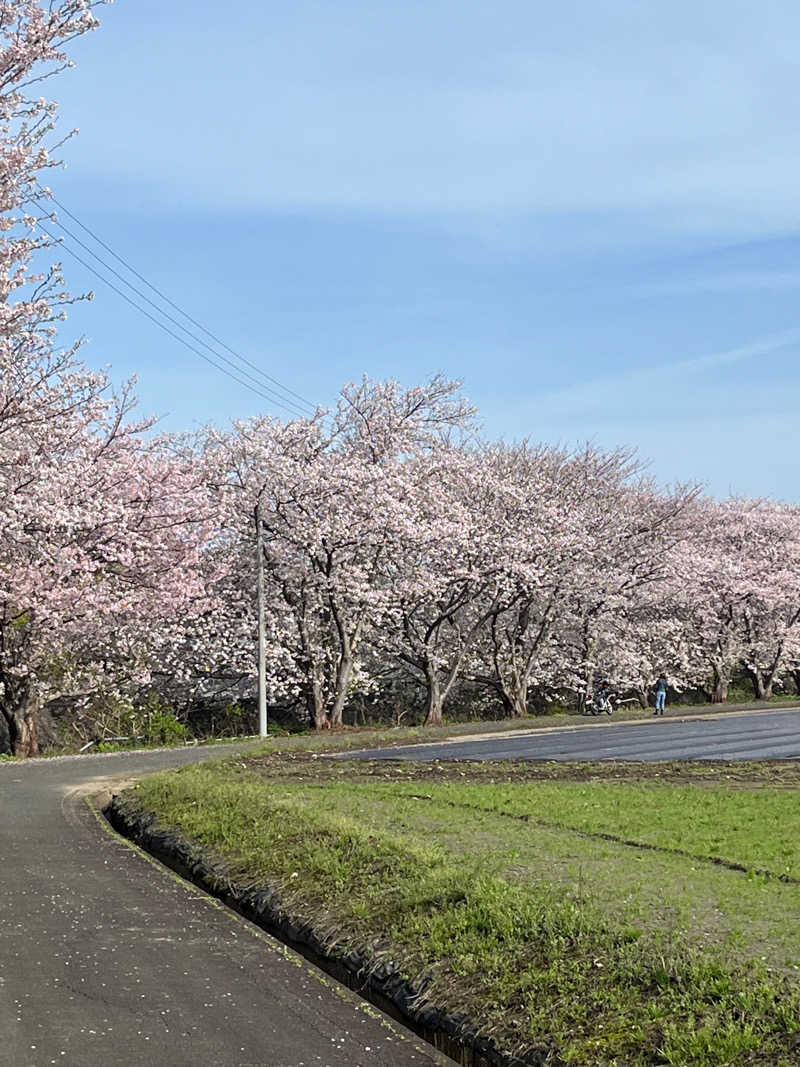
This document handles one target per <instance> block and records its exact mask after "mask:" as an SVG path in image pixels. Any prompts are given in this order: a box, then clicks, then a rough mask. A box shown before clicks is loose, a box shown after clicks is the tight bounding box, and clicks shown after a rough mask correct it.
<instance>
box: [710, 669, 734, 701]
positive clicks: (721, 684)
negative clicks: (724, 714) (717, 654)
mask: <svg viewBox="0 0 800 1067" xmlns="http://www.w3.org/2000/svg"><path fill="white" fill-rule="evenodd" d="M712 671H713V686H712V689H711V703H712V704H724V703H725V701H726V700H727V699H728V686H729V685H730V679H728V678H726V677H725V674H724V672H723V671H722V668H721V667H719V666H718V665H717V664H716V663H713V664H712Z"/></svg>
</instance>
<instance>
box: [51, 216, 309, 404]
mask: <svg viewBox="0 0 800 1067" xmlns="http://www.w3.org/2000/svg"><path fill="white" fill-rule="evenodd" d="M36 225H37V226H38V227H39V229H40V230H41V231H42V233H44V234H46V235H47V236H48V237H49V238H50V240H51V241H53V242H54V243H55V244H59V245H60V246H61V247H62V248H63V249H64V251H65V252H69V254H70V255H71V256H72V257H73V259H76V260H77V261H78V262H79V263H80V264H81V265H82V266H84V267H85V268H86V270H88V271H90V272H91V273H92V274H94V276H95V277H96V278H99V279H100V281H101V282H104V283H105V284H106V285H107V286H108V287H109V289H113V291H114V292H115V293H116V294H117V295H118V296H121V297H122V299H123V300H124V301H126V303H128V304H130V305H131V307H134V308H136V310H137V311H140V312H141V313H142V315H144V316H146V317H147V318H148V319H150V321H151V322H154V323H155V324H156V326H158V327H159V329H161V330H163V331H164V332H165V333H168V334H169V335H170V337H173V338H174V339H175V340H176V341H178V342H179V343H180V344H182V345H183V346H184V348H188V349H189V350H190V351H191V352H194V353H195V355H197V356H199V357H200V358H201V359H204V360H205V361H206V363H210V364H211V366H212V367H216V369H217V370H219V371H222V373H223V374H226V375H227V376H228V377H229V378H232V379H233V380H234V381H235V382H238V383H239V385H243V386H244V387H245V389H249V390H250V392H252V393H256V394H257V395H258V396H260V397H262V399H264V400H266V401H268V403H270V404H274V405H276V406H277V407H282V408H283V409H284V410H285V411H288V412H289V414H290V415H295V414H296V412H295V411H293V410H292V409H291V408H288V407H287V406H286V404H284V403H282V402H281V401H280V400H275V399H274V398H273V397H270V396H268V395H267V394H266V393H263V392H262V391H261V390H260V389H259V388H257V387H255V386H253V385H251V384H250V383H249V382H246V381H244V380H243V379H242V378H240V377H239V376H238V374H235V373H233V372H232V371H230V370H227V369H226V368H225V367H223V366H220V364H219V363H217V362H216V361H215V360H213V359H211V357H210V356H207V355H206V354H205V353H204V352H201V351H200V349H199V348H195V346H194V345H192V344H189V342H188V341H186V340H185V339H184V338H183V337H181V336H180V334H177V333H175V331H174V330H171V329H170V328H169V326H165V325H164V323H163V322H160V321H159V320H158V319H157V318H156V317H155V315H151V314H150V312H149V311H147V309H146V308H143V307H142V306H141V305H140V304H137V303H136V301H135V300H132V299H131V298H130V297H129V296H128V294H127V293H125V292H123V291H122V289H120V288H119V287H118V286H116V285H114V283H113V282H110V281H109V280H108V278H106V277H104V276H103V275H102V274H101V273H100V272H99V271H97V270H95V268H94V267H93V266H92V265H91V264H89V263H87V262H86V260H85V259H83V258H82V257H81V256H79V255H78V253H77V252H75V251H73V250H72V249H71V248H70V247H69V245H67V244H65V243H64V239H63V238H61V239H59V238H58V237H56V236H55V234H52V233H50V231H49V230H48V229H47V228H46V227H45V226H43V225H42V223H41V222H39V221H38V220H37V222H36ZM161 314H164V313H163V312H161ZM219 358H220V359H221V358H223V357H221V356H220V357H219ZM237 370H238V368H237ZM242 373H245V372H244V371H242Z"/></svg>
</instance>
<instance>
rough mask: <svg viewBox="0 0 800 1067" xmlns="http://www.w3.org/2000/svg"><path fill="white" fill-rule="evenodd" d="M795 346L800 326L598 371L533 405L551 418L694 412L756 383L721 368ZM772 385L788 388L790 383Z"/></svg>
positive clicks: (799, 339)
mask: <svg viewBox="0 0 800 1067" xmlns="http://www.w3.org/2000/svg"><path fill="white" fill-rule="evenodd" d="M796 345H800V328H799V329H794V330H786V331H784V332H782V333H777V334H773V335H771V336H768V337H764V338H762V339H760V340H758V341H755V342H753V343H752V344H749V345H741V346H739V347H737V348H731V349H728V350H726V351H723V352H713V353H709V354H707V355H702V356H693V357H691V358H689V359H678V360H674V361H671V362H669V363H661V364H658V365H656V366H649V367H642V368H640V369H639V370H635V371H632V372H630V373H627V374H613V375H607V376H598V377H595V378H592V379H590V380H584V381H581V382H579V383H577V384H575V385H571V386H568V387H566V388H564V389H557V390H552V391H549V392H546V393H543V394H540V395H538V396H536V397H535V398H534V404H535V406H536V408H537V409H538V410H540V411H542V412H545V413H546V417H547V419H548V420H553V419H588V418H593V417H594V418H598V419H602V420H608V419H609V418H617V417H619V416H624V417H625V418H630V417H631V416H633V417H635V416H636V414H637V413H638V412H641V411H642V410H643V409H644V410H647V411H648V412H651V414H650V415H649V416H648V417H652V405H654V404H657V405H658V407H659V408H660V410H661V411H662V413H663V416H667V415H668V413H673V414H674V413H676V412H687V411H688V412H691V411H692V410H693V409H694V408H696V406H697V405H698V404H699V403H704V402H705V399H706V397H707V396H708V395H709V393H710V394H712V395H713V396H714V397H715V398H716V403H717V404H724V401H725V399H726V398H727V399H730V398H731V396H732V394H733V393H736V392H742V391H746V392H747V393H748V395H752V393H753V385H752V383H747V384H736V385H733V386H732V385H731V384H730V383H726V382H725V379H724V377H721V376H720V374H719V373H718V372H719V371H721V370H722V369H723V368H725V367H730V366H733V365H735V364H740V363H749V362H753V361H756V360H760V359H764V358H766V357H768V356H770V355H773V354H774V353H777V352H780V351H782V350H784V349H787V348H791V347H794V346H796ZM709 372H711V373H709ZM773 388H778V389H782V390H785V389H786V385H778V386H774V387H773ZM798 388H800V385H799V386H798ZM643 406H644V407H643ZM663 416H662V417H663Z"/></svg>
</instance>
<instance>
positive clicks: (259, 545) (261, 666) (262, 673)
mask: <svg viewBox="0 0 800 1067" xmlns="http://www.w3.org/2000/svg"><path fill="white" fill-rule="evenodd" d="M255 520H256V552H257V554H258V732H259V735H260V736H261V737H266V736H267V670H266V664H265V662H264V644H265V640H266V635H265V633H264V542H263V540H262V534H261V501H260V500H259V501H258V503H257V504H256V506H255Z"/></svg>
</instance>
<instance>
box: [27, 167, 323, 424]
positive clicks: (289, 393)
mask: <svg viewBox="0 0 800 1067" xmlns="http://www.w3.org/2000/svg"><path fill="white" fill-rule="evenodd" d="M39 188H40V189H42V195H41V196H40V197H39V198H37V204H38V205H39V206H41V202H42V201H52V202H53V203H54V204H56V205H57V206H58V207H59V208H60V209H61V210H62V211H63V212H64V214H66V215H68V216H69V217H70V218H71V219H73V221H74V222H76V223H77V225H78V226H80V228H81V229H82V230H84V231H85V232H86V233H87V234H89V236H90V237H91V238H92V240H94V241H96V242H97V244H99V245H100V246H101V247H102V248H104V249H105V250H106V251H107V252H108V253H109V254H110V255H111V256H113V257H114V259H116V260H117V262H119V263H121V264H122V266H124V267H125V269H126V270H128V271H130V273H131V274H133V275H134V276H135V277H136V278H138V279H139V280H140V281H141V282H142V283H143V284H144V285H146V286H147V287H148V289H150V290H151V291H152V292H154V293H155V294H156V295H157V296H158V297H160V299H161V300H163V301H164V302H165V303H166V304H168V305H169V306H170V307H171V308H173V309H174V310H175V311H177V312H178V314H179V315H182V316H183V318H185V319H186V320H187V321H188V322H191V323H192V325H193V326H196V327H197V329H198V330H201V331H202V332H203V333H204V334H205V335H206V336H207V337H210V338H211V340H212V341H214V342H215V344H217V345H219V346H220V347H221V348H224V349H225V351H226V352H229V353H230V354H231V355H232V356H234V357H235V358H236V359H237V360H239V361H240V362H241V363H244V364H245V365H246V366H248V367H250V368H251V369H252V370H254V371H255V372H256V374H258V375H259V376H260V377H261V378H263V379H265V384H264V385H263V386H261V387H262V388H265V389H267V391H268V392H271V393H274V392H275V390H274V389H273V388H272V386H276V387H277V388H278V389H279V390H281V393H283V394H286V396H285V397H284V396H281V398H280V399H281V400H282V401H283V402H284V403H287V404H289V405H291V406H292V407H294V408H298V407H299V406H300V405H302V406H304V407H306V408H308V409H309V412H314V411H315V410H316V405H315V404H313V403H312V402H311V401H310V400H307V399H306V398H305V397H303V396H301V395H300V393H296V392H295V391H294V390H293V389H290V388H289V387H288V386H286V385H284V384H283V383H282V382H281V381H279V380H278V379H277V378H274V377H273V376H272V375H270V374H267V372H266V371H264V370H263V369H262V368H261V367H259V366H258V365H257V364H256V363H253V362H252V361H251V360H249V359H248V358H247V357H246V356H243V355H241V353H239V352H237V351H236V350H235V349H233V348H231V346H230V345H228V344H226V343H225V341H223V340H222V339H221V338H219V337H217V335H216V334H214V333H212V332H211V330H209V329H207V328H206V327H205V326H204V325H203V324H202V323H201V322H198V320H197V319H195V318H193V317H192V316H191V315H190V314H189V313H188V312H187V311H184V309H183V308H182V307H180V305H178V304H176V303H175V301H174V300H171V299H170V298H169V297H168V296H167V295H166V293H164V292H163V291H162V290H161V289H159V288H158V287H157V286H155V285H153V284H152V282H150V281H148V279H147V278H145V276H144V275H143V274H141V273H140V272H139V271H138V270H136V268H135V267H133V266H132V265H131V264H130V263H129V262H128V261H127V260H126V259H125V258H124V257H123V256H120V255H119V253H117V252H115V251H114V249H113V248H112V247H111V246H110V245H109V244H107V243H106V242H105V241H104V240H103V239H102V238H101V237H100V236H99V235H98V234H96V233H95V232H94V230H92V229H90V227H88V226H87V225H86V224H85V223H84V222H82V221H81V220H80V219H79V218H78V217H77V215H75V214H74V213H73V212H71V211H70V210H69V208H68V207H66V206H65V205H64V204H62V203H61V201H60V200H58V199H57V198H56V197H54V196H53V195H52V193H49V192H45V191H44V188H43V187H42V186H39ZM57 225H58V226H60V227H61V229H63V230H64V232H65V233H67V234H69V236H70V237H71V238H72V239H73V240H74V241H76V242H77V243H78V244H79V245H80V246H81V247H82V248H84V249H85V250H86V251H87V252H88V253H89V254H90V255H91V256H93V257H94V258H95V259H96V260H97V261H98V262H100V263H102V264H103V266H104V267H106V269H107V270H110V271H111V272H112V274H114V275H115V277H117V278H119V280H120V281H122V282H123V284H125V285H127V286H128V287H129V288H130V289H132V290H133V291H134V292H135V293H136V294H137V295H138V296H139V297H141V299H143V300H145V301H147V303H148V304H150V306H151V307H154V308H155V309H156V310H157V311H158V312H159V314H161V315H163V316H164V317H165V318H167V319H169V321H171V322H172V323H173V324H174V325H176V326H177V327H178V328H179V329H181V330H184V331H185V332H186V333H187V334H188V335H189V336H190V337H192V338H193V339H194V340H195V341H197V342H198V344H201V345H203V347H205V348H207V349H208V350H209V351H212V352H214V354H215V355H216V356H217V358H219V359H221V360H223V361H224V362H225V363H228V364H230V365H231V366H233V367H234V368H235V370H236V371H238V372H239V373H241V374H244V375H245V376H246V377H248V378H251V377H252V375H251V374H250V373H249V372H247V371H245V370H244V369H243V368H241V367H238V366H237V365H236V364H232V363H231V361H230V360H229V359H228V358H227V357H226V356H224V355H222V353H220V352H216V351H215V350H214V348H213V347H212V346H211V345H209V344H208V343H207V342H206V341H204V340H203V339H202V338H199V337H197V336H196V334H193V333H192V331H191V330H188V329H187V328H186V327H185V326H184V325H183V324H182V323H180V322H177V320H175V319H174V318H173V317H172V316H170V315H169V314H168V312H166V311H164V310H163V309H162V308H161V307H159V306H158V304H156V303H154V302H153V301H152V300H151V299H150V298H149V297H148V296H147V295H146V294H144V293H142V292H141V290H139V289H137V288H136V286H134V285H133V284H132V283H131V282H129V281H128V280H127V279H126V278H125V277H123V275H121V274H119V272H118V271H116V270H115V269H114V267H112V266H111V265H110V264H109V263H107V262H106V261H105V260H104V259H103V258H102V257H101V256H99V255H98V254H97V253H96V252H95V251H93V250H92V249H91V248H90V247H89V246H88V245H86V244H85V243H84V242H83V241H82V240H81V239H80V238H79V237H78V236H77V235H76V234H74V233H72V231H70V230H69V229H68V228H67V227H66V226H65V225H64V223H63V222H61V221H60V220H59V221H57ZM266 383H272V385H268V384H266ZM259 385H261V383H259ZM292 398H293V399H292Z"/></svg>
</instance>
